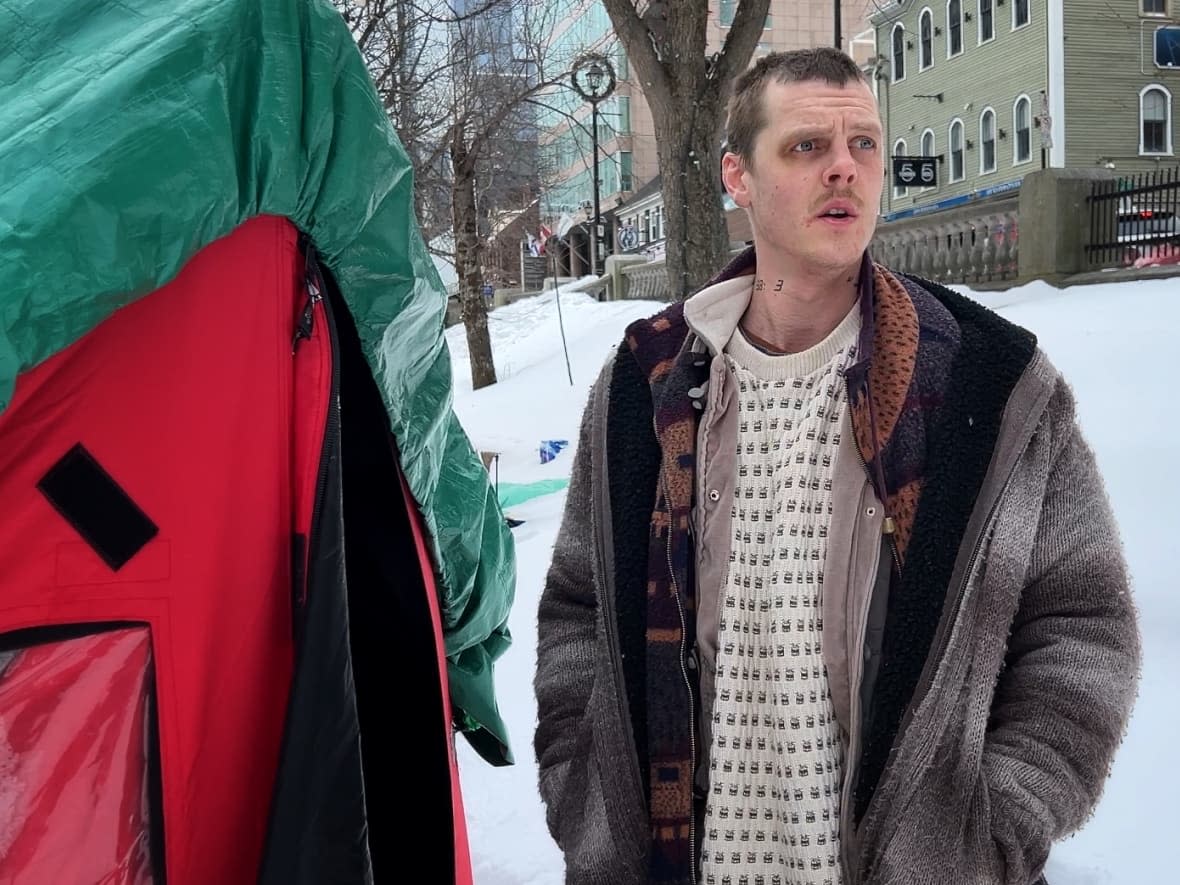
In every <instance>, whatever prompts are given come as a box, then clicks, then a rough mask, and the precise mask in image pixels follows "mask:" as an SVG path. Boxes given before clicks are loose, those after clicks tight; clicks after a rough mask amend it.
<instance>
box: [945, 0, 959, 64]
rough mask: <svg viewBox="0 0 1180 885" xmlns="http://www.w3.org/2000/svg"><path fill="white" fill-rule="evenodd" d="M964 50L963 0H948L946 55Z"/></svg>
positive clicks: (956, 53) (949, 55) (950, 55)
mask: <svg viewBox="0 0 1180 885" xmlns="http://www.w3.org/2000/svg"><path fill="white" fill-rule="evenodd" d="M962 51H963V2H962V0H947V4H946V57H947V58H950V57H952V56H955V55H958V54H959V53H960V52H962Z"/></svg>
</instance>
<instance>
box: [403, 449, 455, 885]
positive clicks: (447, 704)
mask: <svg viewBox="0 0 1180 885" xmlns="http://www.w3.org/2000/svg"><path fill="white" fill-rule="evenodd" d="M398 478H399V479H400V480H401V485H402V495H403V496H404V498H405V501H406V509H407V510H408V511H409V513H410V527H411V529H412V530H413V532H414V546H415V548H416V549H417V551H418V564H419V566H421V568H422V578H423V581H424V583H425V584H426V598H427V600H428V601H429V603H430V620H431V621H432V622H433V623H434V647H435V648H436V649H437V650H438V678H439V682H440V684H441V685H442V696H443V719H444V720H445V721H444V723H443V727H444V728H445V729H446V731H447V734H452V731H451V721H452V720H451V691H450V688H449V686H448V684H447V660H446V646H445V645H444V644H443V632H442V612H441V611H440V610H439V606H438V588H437V586H436V585H435V583H434V565H433V563H432V562H431V560H430V553H429V552H428V550H427V548H426V534H425V531H424V530H423V528H422V517H421V515H420V514H419V513H418V508H417V506H416V505H415V504H414V498H413V496H412V495H411V494H410V487H409V485H407V483H406V478H405V476H404V475H403V474H402V473H401V471H398ZM447 756H448V758H449V759H450V762H451V808H452V809H453V814H454V826H455V885H472V873H471V849H470V847H469V845H468V842H467V822H466V816H465V814H464V811H463V794H462V792H461V790H460V783H459V767H458V764H457V762H456V760H455V742H454V740H453V739H452V740H448V741H447Z"/></svg>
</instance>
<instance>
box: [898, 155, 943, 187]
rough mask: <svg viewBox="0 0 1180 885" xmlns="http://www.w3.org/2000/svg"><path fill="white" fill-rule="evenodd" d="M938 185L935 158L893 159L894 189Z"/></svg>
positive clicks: (936, 161)
mask: <svg viewBox="0 0 1180 885" xmlns="http://www.w3.org/2000/svg"><path fill="white" fill-rule="evenodd" d="M936 184H938V158H937V157H894V158H893V186H894V187H934V186H935V185H936Z"/></svg>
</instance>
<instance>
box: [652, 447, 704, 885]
mask: <svg viewBox="0 0 1180 885" xmlns="http://www.w3.org/2000/svg"><path fill="white" fill-rule="evenodd" d="M660 484H661V485H662V486H663V489H664V500H665V501H668V502H669V503H668V543H667V545H666V548H665V554H666V557H667V562H668V578H669V579H670V580H671V581H672V598H673V599H675V600H676V610H677V611H678V612H679V613H680V674H681V675H682V676H683V677H684V688H685V690H686V691H687V692H688V724H689V729H688V747H689V768H688V770H689V772H690V780H689V795H690V797H691V795H692V790H693V784H694V783H695V782H696V770H697V735H696V729H697V723H696V703H695V702H694V701H693V697H692V681H691V680H690V679H689V676H688V667H687V666H686V665H685V655H686V651H687V645H688V620H687V618H685V616H684V602H683V601H682V600H681V598H680V589H679V587H677V585H676V570H675V569H674V568H673V567H672V505H671V496H670V495H669V494H668V483H667V480H666V478H665V477H664V472H663V470H662V469H661V470H660ZM696 845H697V832H696V808H695V803H694V802H692V801H690V802H689V814H688V857H689V863H690V864H691V865H692V871H691V874H692V877H693V879H694V880H695V879H696V865H697V860H696V857H697V847H696Z"/></svg>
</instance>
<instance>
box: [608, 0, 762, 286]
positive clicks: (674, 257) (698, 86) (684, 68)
mask: <svg viewBox="0 0 1180 885" xmlns="http://www.w3.org/2000/svg"><path fill="white" fill-rule="evenodd" d="M602 4H603V5H604V6H605V7H606V11H607V14H608V15H609V16H610V19H611V24H612V25H614V29H615V33H616V34H617V35H618V37H619V40H620V41H622V43H623V47H624V49H626V51H627V57H628V58H629V59H630V61H631V63H632V65H633V66H634V68H635V72H636V74H637V75H638V79H639V81H640V82H641V83H643V91H644V94H645V95H646V96H647V103H648V105H649V106H650V107H651V113H652V121H653V122H654V123H655V131H656V145H657V149H658V153H659V158H660V169H661V170H662V172H663V185H662V190H663V196H664V219H665V223H666V225H667V227H668V236H667V241H668V245H667V252H666V255H667V258H666V267H667V272H668V282H669V284H670V285H671V287H672V293H673V295H675V296H676V297H677V298H687V297H688V296H689V295H691V294H692V293H693V291H695V290H696V289H697V288H698V287H700V286H701V284H703V283H705V282H707V281H708V279H709V277H710V276H712V275H713V274H714V273H716V272H717V271H718V270H720V269H721V268H722V266H724V265H725V264H726V262H727V261H728V258H729V249H728V246H729V234H728V232H727V227H726V224H725V212H724V211H723V210H722V205H721V130H722V126H723V125H724V119H723V117H724V114H723V111H724V103H725V101H726V100H727V99H728V98H729V93H730V90H731V88H732V85H733V81H734V79H735V78H736V77H737V76H738V75H739V74H740V73H741V72H742V71H743V70H745V68H746V66H747V65H748V64H749V63H750V58H751V57H752V56H753V53H754V48H755V46H756V45H757V43H758V40H759V39H760V38H761V35H762V29H763V25H764V23H765V22H766V14H767V11H768V10H769V9H770V0H741V2H740V3H739V4H738V7H737V10H736V11H735V13H734V18H733V23H732V25H730V27H729V28H728V29H727V32H726V36H725V42H724V44H723V45H722V47H721V51H720V52H717V53H714V54H712V55H708V56H707V55H706V54H705V45H706V36H707V33H708V22H709V15H710V12H709V6H710V4H707V3H704V2H692V3H690V2H686V0H650V2H648V3H647V4H645V5H644V9H643V12H642V13H640V12H639V6H640V4H639V3H638V0H602Z"/></svg>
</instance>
